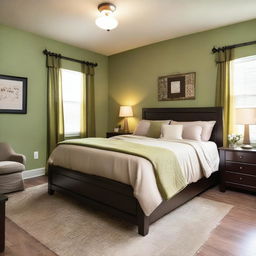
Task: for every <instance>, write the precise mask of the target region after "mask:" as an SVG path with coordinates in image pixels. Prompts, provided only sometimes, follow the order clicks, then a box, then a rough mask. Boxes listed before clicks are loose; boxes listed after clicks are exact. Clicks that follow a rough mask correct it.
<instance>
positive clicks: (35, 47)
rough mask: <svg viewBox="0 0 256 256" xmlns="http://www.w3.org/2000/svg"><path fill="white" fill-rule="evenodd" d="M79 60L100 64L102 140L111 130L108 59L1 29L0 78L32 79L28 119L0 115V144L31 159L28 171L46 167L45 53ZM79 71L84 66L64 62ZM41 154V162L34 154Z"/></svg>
mask: <svg viewBox="0 0 256 256" xmlns="http://www.w3.org/2000/svg"><path fill="white" fill-rule="evenodd" d="M45 48H47V49H49V50H51V51H55V52H58V53H61V54H63V55H66V56H70V57H73V58H78V59H85V60H89V61H93V62H97V63H98V64H99V65H98V67H97V68H96V70H95V72H96V75H95V94H96V129H97V131H96V132H97V135H98V136H104V135H105V132H106V130H107V115H108V97H107V95H108V58H107V57H106V56H103V55H100V54H96V53H93V52H90V51H86V50H83V49H79V48H76V47H73V46H70V45H67V44H64V43H60V42H57V41H54V40H50V39H47V38H43V37H40V36H36V35H34V34H31V33H27V32H23V31H20V30H16V29H13V28H9V27H6V26H2V25H0V74H4V75H13V76H22V77H27V78H28V101H27V103H28V111H27V114H26V115H21V114H0V141H3V142H4V141H5V142H8V143H10V144H11V145H12V146H13V148H14V149H15V150H16V151H17V152H19V153H23V154H25V155H26V157H27V166H26V168H27V169H34V168H40V167H43V166H45V161H46V92H47V73H46V67H45V56H44V55H43V54H42V50H43V49H45ZM63 66H64V67H66V68H70V69H73V70H79V69H80V65H79V64H75V63H73V62H63ZM34 151H39V160H34V159H33V152H34Z"/></svg>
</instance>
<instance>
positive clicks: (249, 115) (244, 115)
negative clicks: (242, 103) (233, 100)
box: [236, 108, 256, 124]
mask: <svg viewBox="0 0 256 256" xmlns="http://www.w3.org/2000/svg"><path fill="white" fill-rule="evenodd" d="M236 124H256V108H237V109H236Z"/></svg>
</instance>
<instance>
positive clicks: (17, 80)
mask: <svg viewBox="0 0 256 256" xmlns="http://www.w3.org/2000/svg"><path fill="white" fill-rule="evenodd" d="M0 113H15V114H26V113H27V78H25V77H16V76H6V75H0Z"/></svg>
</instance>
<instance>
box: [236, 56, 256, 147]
mask: <svg viewBox="0 0 256 256" xmlns="http://www.w3.org/2000/svg"><path fill="white" fill-rule="evenodd" d="M232 68H233V81H234V96H235V108H256V56H250V57H246V58H240V59H236V60H234V61H233V67H232ZM243 128H244V127H243V125H237V130H238V132H239V133H241V134H243ZM250 139H251V142H253V143H255V142H256V125H250Z"/></svg>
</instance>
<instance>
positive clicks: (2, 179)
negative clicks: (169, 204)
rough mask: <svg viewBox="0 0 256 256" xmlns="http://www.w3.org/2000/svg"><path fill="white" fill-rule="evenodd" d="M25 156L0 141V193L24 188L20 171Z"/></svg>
mask: <svg viewBox="0 0 256 256" xmlns="http://www.w3.org/2000/svg"><path fill="white" fill-rule="evenodd" d="M25 162H26V158H25V156H24V155H21V154H16V153H15V152H14V150H13V149H12V148H11V147H10V146H9V145H8V144H7V143H0V194H5V193H10V192H14V191H19V190H24V183H23V178H22V172H23V171H24V170H25Z"/></svg>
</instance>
